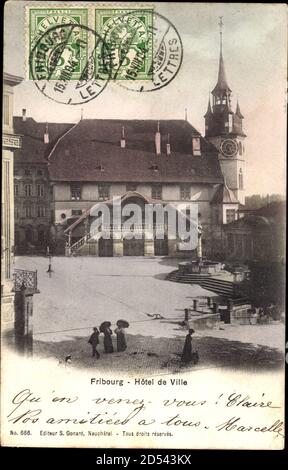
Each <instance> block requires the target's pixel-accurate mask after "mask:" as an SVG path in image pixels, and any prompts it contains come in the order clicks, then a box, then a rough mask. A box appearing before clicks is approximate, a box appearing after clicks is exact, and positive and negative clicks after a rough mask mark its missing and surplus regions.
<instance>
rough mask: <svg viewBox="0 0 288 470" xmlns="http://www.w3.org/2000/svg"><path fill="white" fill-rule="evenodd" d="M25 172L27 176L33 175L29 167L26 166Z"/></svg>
mask: <svg viewBox="0 0 288 470" xmlns="http://www.w3.org/2000/svg"><path fill="white" fill-rule="evenodd" d="M24 173H25V176H31V175H32V171H31V170H30V169H29V168H26V170H25V172H24Z"/></svg>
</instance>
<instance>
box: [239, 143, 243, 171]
mask: <svg viewBox="0 0 288 470" xmlns="http://www.w3.org/2000/svg"><path fill="white" fill-rule="evenodd" d="M238 148H239V155H242V142H239V143H238ZM240 171H241V170H240Z"/></svg>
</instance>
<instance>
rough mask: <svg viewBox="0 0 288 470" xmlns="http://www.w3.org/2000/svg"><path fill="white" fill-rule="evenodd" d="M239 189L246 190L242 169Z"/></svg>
mask: <svg viewBox="0 0 288 470" xmlns="http://www.w3.org/2000/svg"><path fill="white" fill-rule="evenodd" d="M239 189H244V181H243V173H242V169H241V168H240V172H239Z"/></svg>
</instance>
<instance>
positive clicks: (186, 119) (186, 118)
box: [185, 108, 188, 121]
mask: <svg viewBox="0 0 288 470" xmlns="http://www.w3.org/2000/svg"><path fill="white" fill-rule="evenodd" d="M185 121H188V115H187V108H185Z"/></svg>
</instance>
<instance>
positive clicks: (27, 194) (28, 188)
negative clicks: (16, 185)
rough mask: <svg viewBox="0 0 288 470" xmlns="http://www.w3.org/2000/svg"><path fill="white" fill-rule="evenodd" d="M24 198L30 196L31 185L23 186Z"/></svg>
mask: <svg viewBox="0 0 288 470" xmlns="http://www.w3.org/2000/svg"><path fill="white" fill-rule="evenodd" d="M24 190H25V196H26V197H28V196H32V184H25V186H24Z"/></svg>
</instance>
